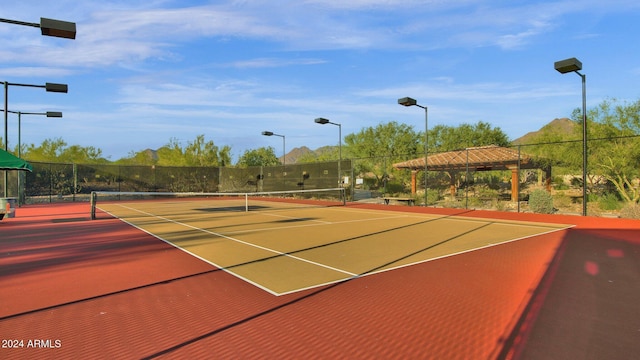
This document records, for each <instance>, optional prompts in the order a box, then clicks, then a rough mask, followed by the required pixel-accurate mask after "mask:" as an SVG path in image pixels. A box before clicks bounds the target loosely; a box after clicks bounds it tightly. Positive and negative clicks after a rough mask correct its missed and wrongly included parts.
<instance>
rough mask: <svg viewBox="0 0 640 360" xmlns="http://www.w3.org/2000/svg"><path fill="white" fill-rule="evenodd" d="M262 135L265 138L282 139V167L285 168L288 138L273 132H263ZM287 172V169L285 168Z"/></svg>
mask: <svg viewBox="0 0 640 360" xmlns="http://www.w3.org/2000/svg"><path fill="white" fill-rule="evenodd" d="M262 135H264V136H280V137H281V138H282V166H283V167H284V166H285V165H286V157H287V153H286V150H287V145H286V144H287V143H286V138H285V136H284V135H280V134H276V133H274V132H273V131H263V132H262ZM285 171H286V168H285Z"/></svg>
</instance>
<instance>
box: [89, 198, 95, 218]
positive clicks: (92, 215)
mask: <svg viewBox="0 0 640 360" xmlns="http://www.w3.org/2000/svg"><path fill="white" fill-rule="evenodd" d="M90 202H91V220H95V219H96V192H95V191H92V192H91V197H90Z"/></svg>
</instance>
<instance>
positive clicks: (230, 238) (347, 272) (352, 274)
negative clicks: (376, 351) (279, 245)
mask: <svg viewBox="0 0 640 360" xmlns="http://www.w3.org/2000/svg"><path fill="white" fill-rule="evenodd" d="M115 205H117V206H120V207H123V208H125V209H129V210H133V211H136V212H139V213H141V214H145V215H148V216H151V217H154V218H157V219H161V220H164V221H168V222H171V223H173V224H176V225H181V226H184V227H187V228H190V229H192V230H196V231H200V232H204V233H205V234H209V235H213V236H217V237H221V238H224V239H227V240H231V241H234V242H237V243H240V244H243V245H247V246H250V247H254V248H257V249H260V250H264V251H267V252H271V253H274V254H276V255H277V256H284V257H289V258H292V259H294V260H298V261H302V262H305V263H308V264H311V265H315V266H318V267H321V268H325V269H329V270H332V271H335V272H338V273H342V274H345V275H348V276H349V277H358V274H355V273H352V272H349V271H346V270H342V269H337V268H334V267H331V266H329V265H325V264H321V263H318V262H315V261H311V260H308V259H304V258H301V257H298V256H295V255H291V254H288V253H284V252H282V251H278V250H274V249H270V248H266V247H264V246H260V245H256V244H252V243H250V242H246V241H242V240H240V239H236V238H233V237H230V236H227V235H224V234H220V233H216V232H213V231H209V230H206V229H202V228H199V227H196V226H193V225H189V224H186V223H182V222H179V221H176V220H172V219H169V218H167V217H164V216H159V215H154V214H152V213H149V212H146V211H142V210H138V209H134V208H131V207H128V206H125V205H121V204H115ZM98 209H100V210H101V211H105V210H103V209H102V208H100V207H98ZM105 212H107V213H108V214H110V215H111V216H114V215H113V214H111V213H110V212H108V211H105ZM114 217H115V218H117V219H120V220H121V221H123V222H125V223H127V224H129V225H131V226H133V227H135V228H136V229H139V230H142V231H144V232H145V233H147V234H150V235H152V236H154V237H155V238H157V239H159V240H162V241H164V242H165V243H167V244H170V245H171V246H173V247H176V248H178V249H180V250H182V251H184V252H186V253H188V254H190V255H192V256H194V257H196V258H198V259H200V260H202V261H204V262H206V263H208V264H211V265H213V266H215V267H217V268H218V269H221V270H224V271H225V272H227V273H229V274H231V275H233V276H236V277H237V278H240V279H242V280H244V281H246V282H248V283H250V284H253V285H255V286H257V287H258V288H260V289H263V290H265V291H267V292H269V293H271V294H275V295H277V294H279V293H276V292H274V291H272V290H270V289H268V288H265V287H264V286H262V285H258V284H256V283H255V282H253V281H251V280H249V279H246V278H245V277H243V276H241V275H239V274H236V273H234V272H232V271H231V270H229V268H230V267H227V266H221V265H219V264H216V263H214V262H213V261H210V260H207V259H205V258H203V257H201V256H199V255H197V254H194V253H192V252H191V251H189V250H187V249H185V248H182V247H180V246H178V245H176V244H174V243H172V242H170V241H169V240H165V239H163V238H162V237H160V236H158V235H156V234H152V233H151V232H149V231H147V230H145V229H143V228H141V227H139V226H137V225H135V224H133V223H131V222H129V221H126V220H124V219H121V218H119V217H117V216H114ZM260 260H262V259H260ZM256 261H257V260H256ZM239 265H242V264H234V265H233V266H232V267H236V266H239ZM341 281H344V280H341Z"/></svg>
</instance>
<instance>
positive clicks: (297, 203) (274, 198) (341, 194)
mask: <svg viewBox="0 0 640 360" xmlns="http://www.w3.org/2000/svg"><path fill="white" fill-rule="evenodd" d="M142 203H146V204H149V205H150V206H151V207H154V208H158V207H160V206H163V205H169V206H172V207H173V208H177V205H178V204H180V206H181V208H189V207H190V206H192V207H193V209H200V210H202V209H206V210H207V211H244V212H247V211H257V210H264V209H271V210H274V209H284V208H291V207H306V206H315V207H319V206H341V205H345V204H346V197H345V189H344V188H332V189H310V190H289V191H269V192H244V193H243V192H237V193H233V192H229V193H220V192H215V193H204V192H132V191H94V192H92V193H91V219H92V220H95V219H96V210H98V209H100V206H102V205H109V204H121V205H124V204H142ZM126 206H127V207H130V205H126ZM107 212H110V211H107ZM116 215H117V214H116Z"/></svg>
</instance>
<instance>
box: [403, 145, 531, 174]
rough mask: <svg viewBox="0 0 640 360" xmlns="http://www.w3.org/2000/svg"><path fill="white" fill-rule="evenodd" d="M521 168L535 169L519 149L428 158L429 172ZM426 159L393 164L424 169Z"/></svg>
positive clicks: (495, 148) (481, 149)
mask: <svg viewBox="0 0 640 360" xmlns="http://www.w3.org/2000/svg"><path fill="white" fill-rule="evenodd" d="M518 157H519V158H520V168H532V167H534V165H533V163H532V159H531V157H530V156H529V155H526V154H523V153H519V152H518V150H517V149H512V148H506V147H501V146H497V145H488V146H480V147H471V148H466V149H461V150H455V151H447V152H442V153H436V154H429V155H428V156H427V159H428V160H427V162H428V169H429V170H464V169H466V167H467V163H468V164H469V168H470V170H505V169H508V168H513V167H515V166H517V164H518ZM424 160H425V158H424V157H420V158H416V159H412V160H407V161H404V162H400V163H396V164H393V167H394V168H396V169H411V170H421V169H424Z"/></svg>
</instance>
